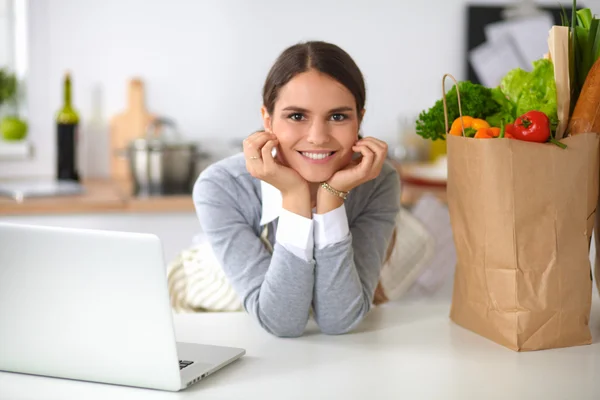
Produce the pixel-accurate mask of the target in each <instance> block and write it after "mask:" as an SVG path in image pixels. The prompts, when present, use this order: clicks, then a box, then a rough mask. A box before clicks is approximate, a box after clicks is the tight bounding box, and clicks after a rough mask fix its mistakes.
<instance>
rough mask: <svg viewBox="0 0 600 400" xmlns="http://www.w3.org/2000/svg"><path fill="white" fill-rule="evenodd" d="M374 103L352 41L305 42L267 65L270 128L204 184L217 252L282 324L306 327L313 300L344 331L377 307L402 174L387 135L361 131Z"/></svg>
mask: <svg viewBox="0 0 600 400" xmlns="http://www.w3.org/2000/svg"><path fill="white" fill-rule="evenodd" d="M364 105H365V84H364V81H363V77H362V74H361V72H360V70H359V69H358V67H357V66H356V64H355V63H354V61H353V60H352V59H351V58H350V56H349V55H348V54H347V53H346V52H345V51H343V50H342V49H340V48H339V47H337V46H335V45H333V44H329V43H325V42H307V43H303V44H297V45H294V46H292V47H290V48H288V49H287V50H285V51H284V52H283V53H282V54H281V55H280V56H279V58H278V59H277V60H276V62H275V64H274V65H273V67H272V68H271V70H270V72H269V74H268V76H267V79H266V82H265V85H264V90H263V107H262V118H263V123H264V131H261V132H257V133H254V134H252V135H250V136H249V137H248V138H247V139H246V140H245V141H244V152H243V154H239V155H236V156H233V157H230V158H227V159H225V160H222V161H220V162H218V163H216V164H213V165H211V166H210V167H209V168H207V169H206V170H205V171H204V172H203V173H202V174H201V176H200V177H199V179H198V181H197V182H196V185H195V187H194V202H195V205H196V210H197V214H198V217H199V219H200V222H201V225H202V228H203V231H204V233H205V235H206V237H207V239H208V241H209V243H210V245H211V246H212V249H213V250H214V253H215V255H216V258H217V259H218V260H219V262H220V263H221V265H222V266H223V269H224V271H225V274H226V275H227V277H228V279H229V280H230V282H231V284H232V286H233V288H234V289H235V291H236V292H237V293H238V295H239V296H240V298H241V300H242V303H243V305H244V308H245V309H246V310H247V311H248V312H249V313H250V314H252V315H253V316H254V317H255V318H256V320H257V321H258V322H259V324H260V325H261V326H262V327H263V328H264V329H265V330H267V331H268V332H270V333H272V334H274V335H277V336H281V337H296V336H300V335H302V334H303V332H304V329H305V326H306V323H307V321H308V318H309V314H310V313H311V311H312V313H313V316H314V319H315V321H316V323H317V324H318V325H319V327H320V329H321V331H322V332H324V333H326V334H342V333H345V332H348V331H351V330H352V329H353V328H355V327H356V326H357V325H358V324H359V323H360V322H361V320H362V319H363V318H364V317H365V315H366V314H367V313H368V311H369V309H370V308H371V304H372V301H373V295H374V292H375V288H376V286H377V282H378V279H379V272H380V270H381V267H382V264H383V262H384V258H385V255H386V249H387V248H388V243H389V242H390V239H391V236H392V231H393V229H394V224H395V219H396V215H397V214H398V212H399V208H400V183H399V178H398V175H397V173H396V171H395V169H394V168H393V167H392V166H390V165H389V164H387V163H385V158H386V154H387V145H386V144H385V143H384V142H382V141H380V140H377V139H375V138H371V137H367V138H364V139H360V138H359V128H360V123H361V121H362V119H363V116H364V113H365V109H364ZM275 153H276V155H274V154H275ZM355 154H356V155H358V156H359V157H358V158H355V157H354V155H355ZM264 227H267V228H270V229H269V242H270V243H274V246H273V248H272V252H270V251H269V249H268V248H267V247H265V246H264V245H263V241H261V238H260V235H261V232H263V228H264Z"/></svg>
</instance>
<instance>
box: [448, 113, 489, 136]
mask: <svg viewBox="0 0 600 400" xmlns="http://www.w3.org/2000/svg"><path fill="white" fill-rule="evenodd" d="M462 125H464V128H465V136H469V137H472V136H473V135H474V134H475V133H476V132H477V131H478V130H479V129H483V128H489V127H490V124H488V123H487V121H486V120H483V119H480V118H473V117H469V116H468V115H465V116H463V117H462ZM462 128H463V127H462V126H461V123H460V117H458V118H456V119H455V120H454V122H452V126H451V127H450V134H451V135H454V136H462V135H463V131H462Z"/></svg>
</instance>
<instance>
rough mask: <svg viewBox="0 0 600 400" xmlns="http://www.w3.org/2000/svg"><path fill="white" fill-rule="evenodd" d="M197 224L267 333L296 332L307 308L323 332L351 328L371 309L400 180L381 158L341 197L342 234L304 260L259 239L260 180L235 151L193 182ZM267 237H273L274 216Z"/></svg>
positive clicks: (396, 206)
mask: <svg viewBox="0 0 600 400" xmlns="http://www.w3.org/2000/svg"><path fill="white" fill-rule="evenodd" d="M193 199H194V204H195V207H196V212H197V215H198V218H199V220H200V225H201V227H202V230H203V232H204V234H205V235H206V237H207V239H208V241H209V243H210V244H211V246H212V248H213V250H214V253H215V256H216V257H217V259H218V260H219V262H220V263H221V265H222V266H223V270H224V272H225V274H226V276H227V277H228V279H229V281H230V283H231V285H232V286H233V288H234V290H235V291H236V292H237V293H238V295H239V296H240V298H241V300H242V304H243V305H244V308H245V310H246V311H247V312H249V313H250V314H251V315H253V316H254V317H255V318H256V320H257V321H258V322H259V324H260V325H261V326H262V327H263V328H264V329H265V330H267V331H268V332H270V333H272V334H274V335H277V336H281V337H296V336H300V335H302V334H303V332H304V329H305V327H306V323H307V321H308V318H309V314H310V311H311V308H312V311H313V316H314V319H315V321H316V323H317V324H318V325H319V328H320V329H321V331H322V332H323V333H326V334H342V333H345V332H348V331H351V330H352V329H354V328H355V327H356V326H357V325H358V324H359V323H360V322H361V321H362V319H363V318H364V317H365V315H366V314H367V313H368V311H369V310H370V308H371V304H372V300H373V293H374V291H375V288H376V286H377V282H378V280H379V273H380V270H381V266H382V265H383V262H384V257H385V254H386V250H387V247H388V243H389V241H390V238H391V236H392V231H393V229H394V225H395V220H396V215H397V214H398V212H399V209H400V180H399V177H398V174H397V172H396V169H395V168H394V167H393V166H391V165H390V164H388V163H385V164H384V166H383V168H382V171H381V173H380V175H379V176H378V177H377V178H375V179H374V180H371V181H369V182H366V183H364V184H362V185H360V186H358V187H357V188H355V189H354V190H352V191H351V193H350V195H349V196H348V199H347V200H346V202H345V208H346V214H347V217H348V224H349V227H350V234H349V235H348V236H347V237H346V238H345V239H344V240H342V241H341V242H339V243H336V244H334V245H331V246H329V247H325V248H324V249H317V248H316V247H315V249H314V259H313V260H311V261H309V262H306V261H304V260H303V259H300V258H298V257H297V256H295V255H294V254H292V253H290V252H289V251H288V250H286V249H285V248H284V247H283V246H282V245H280V244H279V243H275V244H274V249H273V253H272V254H271V253H270V252H269V251H268V250H267V249H266V248H265V246H264V245H263V243H262V242H261V240H260V233H261V231H262V227H261V226H260V219H261V205H262V201H261V189H260V181H259V180H258V179H256V178H254V177H252V176H251V175H250V174H249V173H248V171H247V170H246V165H245V160H244V157H243V154H241V153H240V154H237V155H234V156H231V157H229V158H226V159H224V160H221V161H219V162H217V163H215V164H212V165H211V166H209V167H208V168H207V169H205V170H204V171H203V172H202V174H201V175H200V177H199V178H198V180H197V181H196V184H195V185H194V191H193ZM271 224H272V228H271V229H270V235H269V240H270V242H271V243H273V242H274V237H275V235H274V232H275V230H276V229H277V220H275V221H273V222H272V223H271Z"/></svg>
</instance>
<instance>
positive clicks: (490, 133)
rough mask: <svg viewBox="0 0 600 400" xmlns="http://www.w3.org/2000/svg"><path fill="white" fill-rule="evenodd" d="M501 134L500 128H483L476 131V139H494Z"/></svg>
mask: <svg viewBox="0 0 600 400" xmlns="http://www.w3.org/2000/svg"><path fill="white" fill-rule="evenodd" d="M498 136H500V128H481V129H478V130H477V132H476V133H475V138H476V139H492V138H497V137H498Z"/></svg>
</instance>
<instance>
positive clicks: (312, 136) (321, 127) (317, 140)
mask: <svg viewBox="0 0 600 400" xmlns="http://www.w3.org/2000/svg"><path fill="white" fill-rule="evenodd" d="M330 139H331V137H330V133H329V127H328V126H327V124H326V123H322V122H317V121H315V122H313V123H312V124H311V125H310V127H309V129H308V134H307V137H306V140H307V141H308V143H310V144H314V145H315V146H322V145H324V144H327V143H329V140H330Z"/></svg>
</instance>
